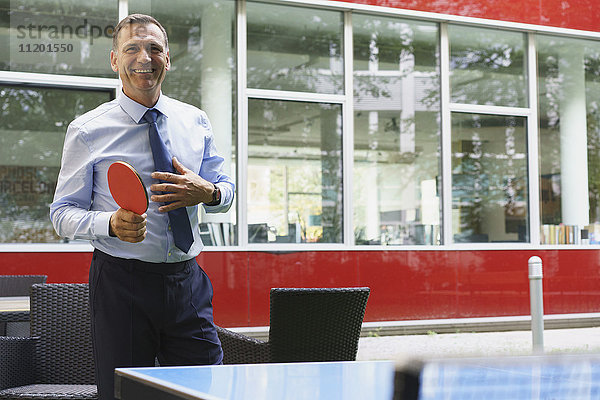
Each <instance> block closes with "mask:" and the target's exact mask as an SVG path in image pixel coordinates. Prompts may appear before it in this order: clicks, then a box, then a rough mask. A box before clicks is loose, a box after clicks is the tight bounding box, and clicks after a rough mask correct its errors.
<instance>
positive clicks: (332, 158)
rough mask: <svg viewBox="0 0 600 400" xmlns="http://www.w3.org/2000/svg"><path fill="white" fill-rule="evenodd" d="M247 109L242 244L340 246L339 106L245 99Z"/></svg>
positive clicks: (340, 146)
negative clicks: (244, 241)
mask: <svg viewBox="0 0 600 400" xmlns="http://www.w3.org/2000/svg"><path fill="white" fill-rule="evenodd" d="M248 108H249V112H248V119H249V122H248V242H249V243H267V242H277V243H305V242H320V243H341V242H342V240H343V237H342V227H343V223H342V217H343V215H342V211H343V207H342V206H343V202H342V122H341V121H342V109H341V106H340V105H337V104H323V103H304V102H293V101H277V100H258V99H250V100H249V102H248Z"/></svg>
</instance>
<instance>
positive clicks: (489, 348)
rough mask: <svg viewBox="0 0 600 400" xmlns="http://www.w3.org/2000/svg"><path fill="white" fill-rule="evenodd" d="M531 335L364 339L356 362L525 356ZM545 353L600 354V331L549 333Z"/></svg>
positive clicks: (494, 333) (580, 329) (578, 329)
mask: <svg viewBox="0 0 600 400" xmlns="http://www.w3.org/2000/svg"><path fill="white" fill-rule="evenodd" d="M531 349H532V337H531V331H506V332H476V333H440V334H437V333H434V332H430V333H429V334H421V335H401V336H379V337H378V336H371V337H361V338H360V340H359V345H358V355H357V360H402V359H404V358H406V357H409V358H412V357H416V358H437V357H461V356H502V355H505V356H507V355H526V354H531V353H532V350H531ZM544 351H545V353H547V354H555V353H576V352H585V353H600V327H594V328H575V329H546V330H545V331H544Z"/></svg>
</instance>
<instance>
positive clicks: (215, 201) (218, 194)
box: [206, 183, 221, 206]
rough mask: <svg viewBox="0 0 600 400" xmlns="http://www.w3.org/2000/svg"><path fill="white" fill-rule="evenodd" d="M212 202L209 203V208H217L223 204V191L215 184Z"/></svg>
mask: <svg viewBox="0 0 600 400" xmlns="http://www.w3.org/2000/svg"><path fill="white" fill-rule="evenodd" d="M213 187H214V189H213V192H212V201H211V202H210V203H207V204H206V205H207V206H216V205H218V204H219V203H221V189H219V187H218V186H217V185H215V184H214V183H213Z"/></svg>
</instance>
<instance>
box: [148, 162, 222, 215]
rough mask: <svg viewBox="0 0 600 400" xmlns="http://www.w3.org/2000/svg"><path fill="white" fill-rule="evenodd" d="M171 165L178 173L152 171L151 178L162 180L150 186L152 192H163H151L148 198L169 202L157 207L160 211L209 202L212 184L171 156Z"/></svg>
mask: <svg viewBox="0 0 600 400" xmlns="http://www.w3.org/2000/svg"><path fill="white" fill-rule="evenodd" d="M173 167H174V168H175V170H176V171H177V172H179V174H172V173H170V172H153V173H152V178H154V179H158V180H160V181H164V183H155V184H153V185H151V186H150V190H152V191H153V192H164V194H153V195H152V196H151V197H150V200H152V201H156V202H160V203H169V204H166V205H163V206H160V207H158V211H160V212H169V211H171V210H175V209H177V208H180V207H187V206H195V205H196V204H199V203H210V202H211V201H212V192H213V188H214V187H213V184H212V183H210V182H209V181H207V180H205V179H203V178H202V177H200V176H199V175H198V174H196V173H194V172H193V171H192V170H190V169H188V168H186V167H185V166H184V165H183V164H181V163H180V162H179V160H177V158H175V157H173Z"/></svg>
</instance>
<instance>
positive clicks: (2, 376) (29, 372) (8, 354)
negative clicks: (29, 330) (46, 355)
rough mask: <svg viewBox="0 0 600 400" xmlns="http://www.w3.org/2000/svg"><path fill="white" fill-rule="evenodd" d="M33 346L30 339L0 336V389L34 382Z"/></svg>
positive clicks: (33, 341) (33, 343) (32, 341)
mask: <svg viewBox="0 0 600 400" xmlns="http://www.w3.org/2000/svg"><path fill="white" fill-rule="evenodd" d="M35 344H36V340H35V339H32V338H17V337H3V336H0V389H5V388H10V387H14V386H21V385H26V384H29V383H31V382H33V381H34V379H35V376H34V355H35ZM0 398H1V397H0Z"/></svg>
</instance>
